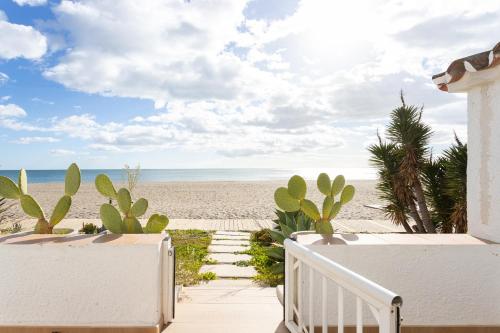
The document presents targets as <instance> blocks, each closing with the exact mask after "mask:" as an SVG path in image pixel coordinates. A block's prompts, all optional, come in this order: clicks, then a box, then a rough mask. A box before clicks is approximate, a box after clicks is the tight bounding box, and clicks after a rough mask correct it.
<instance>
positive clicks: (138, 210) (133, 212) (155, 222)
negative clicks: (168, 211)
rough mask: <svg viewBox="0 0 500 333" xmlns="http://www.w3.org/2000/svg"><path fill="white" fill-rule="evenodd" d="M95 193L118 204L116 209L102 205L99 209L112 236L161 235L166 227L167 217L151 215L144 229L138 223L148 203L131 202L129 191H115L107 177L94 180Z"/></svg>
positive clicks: (103, 176)
mask: <svg viewBox="0 0 500 333" xmlns="http://www.w3.org/2000/svg"><path fill="white" fill-rule="evenodd" d="M95 186H96V189H97V191H98V192H99V193H100V194H102V195H103V196H104V197H106V198H107V199H114V200H116V202H117V203H118V209H116V208H115V207H114V206H113V205H112V204H108V203H106V204H103V205H102V206H101V209H100V216H101V221H102V224H103V225H104V226H105V227H106V229H108V230H109V231H110V232H112V233H114V234H142V233H148V234H152V233H161V232H162V231H163V230H164V229H165V228H166V227H167V225H168V222H169V221H168V217H167V216H165V215H160V214H153V215H151V217H150V218H149V220H148V222H147V224H146V226H145V227H142V225H141V223H140V222H139V219H138V218H139V217H141V216H143V215H144V214H145V213H146V211H147V209H148V201H147V200H146V199H144V198H140V199H138V200H137V201H135V202H134V201H133V200H132V196H131V194H130V191H129V190H127V189H126V188H120V189H119V190H118V191H116V190H115V187H114V185H113V182H112V181H111V179H109V177H108V176H106V175H104V174H100V175H98V176H97V177H96V179H95Z"/></svg>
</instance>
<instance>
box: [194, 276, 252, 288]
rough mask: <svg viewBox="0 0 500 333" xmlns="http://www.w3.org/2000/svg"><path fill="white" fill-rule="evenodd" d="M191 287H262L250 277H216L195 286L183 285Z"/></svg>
mask: <svg viewBox="0 0 500 333" xmlns="http://www.w3.org/2000/svg"><path fill="white" fill-rule="evenodd" d="M185 288H189V289H190V290H193V289H209V290H228V289H231V290H232V289H238V290H239V289H253V288H262V287H261V286H260V285H259V284H257V283H256V282H254V281H253V280H250V279H217V280H212V281H206V282H201V283H200V284H198V285H196V286H191V287H184V289H185Z"/></svg>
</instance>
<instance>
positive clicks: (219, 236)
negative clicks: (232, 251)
mask: <svg viewBox="0 0 500 333" xmlns="http://www.w3.org/2000/svg"><path fill="white" fill-rule="evenodd" d="M212 239H213V240H221V239H229V240H249V239H250V235H246V236H238V235H217V234H214V235H213V236H212Z"/></svg>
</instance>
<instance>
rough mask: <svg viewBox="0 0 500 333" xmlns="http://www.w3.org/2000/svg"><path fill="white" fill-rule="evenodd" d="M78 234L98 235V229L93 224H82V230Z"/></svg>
mask: <svg viewBox="0 0 500 333" xmlns="http://www.w3.org/2000/svg"><path fill="white" fill-rule="evenodd" d="M78 232H79V233H82V234H86V235H95V234H98V233H99V227H98V226H96V225H95V224H94V223H82V228H81V229H80V230H78Z"/></svg>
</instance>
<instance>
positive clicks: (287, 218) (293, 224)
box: [285, 214, 297, 230]
mask: <svg viewBox="0 0 500 333" xmlns="http://www.w3.org/2000/svg"><path fill="white" fill-rule="evenodd" d="M285 222H286V225H287V226H288V227H290V229H292V230H297V223H296V222H295V218H294V217H293V216H288V214H286V215H285Z"/></svg>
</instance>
